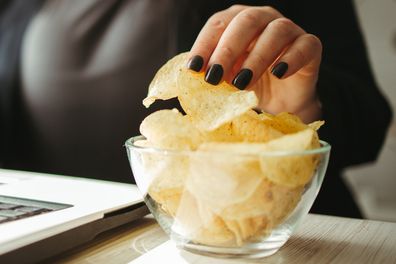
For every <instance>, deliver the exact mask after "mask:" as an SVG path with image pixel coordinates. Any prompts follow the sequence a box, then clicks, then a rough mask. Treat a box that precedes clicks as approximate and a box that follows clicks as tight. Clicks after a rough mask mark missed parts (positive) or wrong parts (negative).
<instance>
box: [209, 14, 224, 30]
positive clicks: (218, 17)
mask: <svg viewBox="0 0 396 264" xmlns="http://www.w3.org/2000/svg"><path fill="white" fill-rule="evenodd" d="M207 23H208V26H209V27H211V28H213V29H215V30H219V31H224V30H225V29H226V27H227V23H226V21H225V19H224V16H223V14H222V13H221V12H219V13H215V14H214V15H212V16H211V17H210V18H209V19H208V22H207Z"/></svg>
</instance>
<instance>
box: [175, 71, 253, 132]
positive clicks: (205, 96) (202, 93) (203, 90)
mask: <svg viewBox="0 0 396 264" xmlns="http://www.w3.org/2000/svg"><path fill="white" fill-rule="evenodd" d="M178 88H179V96H178V98H179V101H180V104H181V106H182V107H183V110H184V111H185V112H186V114H187V115H189V116H190V118H191V119H192V120H193V123H194V124H195V125H196V126H197V127H198V128H199V129H201V130H203V131H212V130H215V129H216V128H218V127H220V126H221V125H224V124H225V123H227V122H230V121H231V120H233V119H234V118H235V117H237V116H240V115H242V114H243V113H245V112H247V111H248V110H249V109H251V108H254V107H256V105H257V103H258V99H257V96H256V94H255V93H254V92H253V91H240V90H238V89H237V88H235V87H233V86H231V85H230V84H227V83H226V82H223V83H221V84H219V85H216V86H214V85H211V84H209V83H207V82H205V80H204V78H203V74H202V73H193V72H191V71H189V70H187V69H182V70H181V72H180V74H179V78H178Z"/></svg>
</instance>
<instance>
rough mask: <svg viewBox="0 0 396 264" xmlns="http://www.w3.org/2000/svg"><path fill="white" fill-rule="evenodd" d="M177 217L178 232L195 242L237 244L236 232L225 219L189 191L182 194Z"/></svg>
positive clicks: (216, 244)
mask: <svg viewBox="0 0 396 264" xmlns="http://www.w3.org/2000/svg"><path fill="white" fill-rule="evenodd" d="M175 218H176V219H177V222H176V225H177V227H176V228H175V227H174V228H175V229H176V230H177V232H178V233H181V234H182V235H183V236H185V237H187V238H189V239H191V240H192V241H194V242H197V243H203V244H206V245H213V246H230V245H234V244H235V238H234V234H233V233H232V232H231V231H230V230H229V229H228V228H227V226H226V225H225V223H224V221H223V220H222V219H221V218H220V217H219V216H217V215H215V214H213V212H211V211H210V210H209V209H208V208H207V207H206V206H205V204H203V203H199V202H198V201H197V199H195V197H194V196H193V195H191V194H190V193H189V192H188V191H185V192H184V193H183V195H182V198H181V201H180V206H179V208H178V210H177V214H176V217H175Z"/></svg>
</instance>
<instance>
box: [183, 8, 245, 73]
mask: <svg viewBox="0 0 396 264" xmlns="http://www.w3.org/2000/svg"><path fill="white" fill-rule="evenodd" d="M246 8H248V6H244V5H234V6H231V7H230V8H228V9H226V10H223V11H220V12H217V13H215V14H214V15H212V16H211V17H210V18H209V19H208V21H207V22H206V24H205V25H204V27H203V28H202V29H201V31H200V33H199V34H198V37H197V39H196V40H195V42H194V45H193V46H192V48H191V50H190V54H189V56H188V64H187V67H188V68H189V69H191V70H194V71H197V72H199V71H201V70H202V69H205V68H206V65H207V63H208V61H209V58H210V56H211V55H212V53H213V51H214V50H215V48H216V46H217V43H218V42H219V40H220V37H221V36H222V34H223V32H224V31H225V29H226V28H227V26H228V25H229V24H230V22H231V20H232V19H233V18H234V17H235V16H236V15H237V14H238V13H239V12H241V11H242V10H244V9H246Z"/></svg>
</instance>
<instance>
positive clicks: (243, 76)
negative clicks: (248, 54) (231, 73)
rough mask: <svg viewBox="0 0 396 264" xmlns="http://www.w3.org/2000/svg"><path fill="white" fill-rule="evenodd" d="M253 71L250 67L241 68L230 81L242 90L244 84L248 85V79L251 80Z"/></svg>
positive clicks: (244, 86)
mask: <svg viewBox="0 0 396 264" xmlns="http://www.w3.org/2000/svg"><path fill="white" fill-rule="evenodd" d="M252 77H253V72H252V71H251V70H250V69H242V70H241V71H240V72H239V73H238V74H237V75H236V76H235V78H234V80H233V81H232V84H233V85H234V86H235V87H236V88H238V89H240V90H243V89H245V88H246V86H248V85H249V83H250V81H251V80H252Z"/></svg>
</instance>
